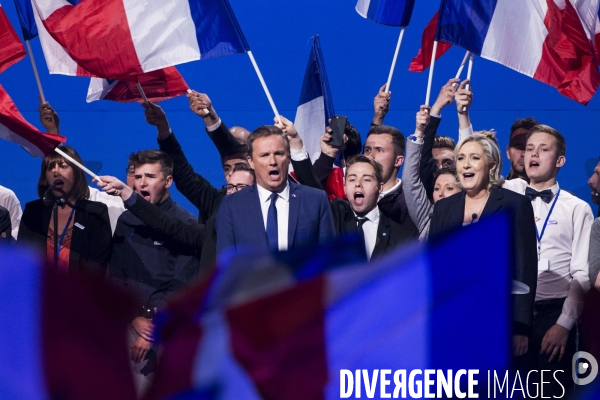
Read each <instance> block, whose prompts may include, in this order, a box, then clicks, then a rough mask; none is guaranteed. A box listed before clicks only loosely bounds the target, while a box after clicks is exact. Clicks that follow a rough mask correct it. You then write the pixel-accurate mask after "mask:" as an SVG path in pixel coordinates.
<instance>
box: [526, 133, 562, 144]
mask: <svg viewBox="0 0 600 400" xmlns="http://www.w3.org/2000/svg"><path fill="white" fill-rule="evenodd" d="M527 145H548V146H556V138H555V137H554V136H552V135H550V134H549V133H546V132H536V133H534V134H532V135H531V136H529V139H527Z"/></svg>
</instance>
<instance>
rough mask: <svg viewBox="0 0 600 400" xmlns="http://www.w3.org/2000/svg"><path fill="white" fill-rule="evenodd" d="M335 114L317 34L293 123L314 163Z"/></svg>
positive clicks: (314, 38)
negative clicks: (322, 138)
mask: <svg viewBox="0 0 600 400" xmlns="http://www.w3.org/2000/svg"><path fill="white" fill-rule="evenodd" d="M334 114H335V113H334V111H333V99H332V98H331V91H330V90H329V80H328V79H327V72H326V71H325V60H324V59H323V53H322V52H321V43H320V41H319V35H315V36H314V37H313V45H312V48H311V50H310V55H309V57H308V64H307V65H306V70H305V72H304V81H303V82H302V89H301V90H300V100H298V108H297V110H296V119H295V120H294V125H295V126H296V129H297V130H298V132H300V134H301V135H302V140H303V141H304V147H305V149H306V151H307V152H308V155H309V156H310V157H311V159H312V160H313V161H314V160H316V159H317V157H318V156H319V153H321V144H320V143H321V136H323V134H324V133H325V128H326V127H327V125H329V122H328V121H329V119H330V118H331V117H332V116H333V115H334Z"/></svg>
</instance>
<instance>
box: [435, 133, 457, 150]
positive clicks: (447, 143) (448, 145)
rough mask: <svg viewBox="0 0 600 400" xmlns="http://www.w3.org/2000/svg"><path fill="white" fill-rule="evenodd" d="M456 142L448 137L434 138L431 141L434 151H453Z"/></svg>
mask: <svg viewBox="0 0 600 400" xmlns="http://www.w3.org/2000/svg"><path fill="white" fill-rule="evenodd" d="M455 147H456V142H455V141H454V139H452V138H451V137H449V136H436V137H435V138H434V139H433V148H434V149H448V150H452V151H454V148H455Z"/></svg>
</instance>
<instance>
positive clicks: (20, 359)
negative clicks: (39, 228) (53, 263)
mask: <svg viewBox="0 0 600 400" xmlns="http://www.w3.org/2000/svg"><path fill="white" fill-rule="evenodd" d="M0 260H2V268H0V298H1V300H2V307H0V325H1V326H2V329H0V398H1V399H12V400H46V399H88V400H105V399H115V400H135V399H136V394H135V389H134V386H133V380H132V376H131V371H130V369H129V360H128V349H127V343H126V335H125V332H126V330H127V328H128V325H129V322H130V315H131V314H130V312H131V309H132V306H131V304H132V303H131V299H130V298H129V297H127V296H125V295H124V294H123V293H121V292H120V291H117V290H116V289H114V288H112V287H109V286H108V284H107V283H105V282H103V281H102V280H101V279H92V278H90V277H85V276H78V275H77V273H73V274H63V273H61V272H59V271H56V270H54V269H52V268H44V267H42V266H41V265H40V263H39V262H38V260H37V259H35V258H34V257H33V256H32V253H31V251H29V250H28V249H24V248H19V247H16V246H15V247H0Z"/></svg>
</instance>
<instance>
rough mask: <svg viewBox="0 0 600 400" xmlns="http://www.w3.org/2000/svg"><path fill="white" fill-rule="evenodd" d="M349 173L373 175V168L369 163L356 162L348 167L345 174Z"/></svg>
mask: <svg viewBox="0 0 600 400" xmlns="http://www.w3.org/2000/svg"><path fill="white" fill-rule="evenodd" d="M350 174H356V175H373V176H375V168H373V166H372V165H371V164H369V163H366V162H357V163H355V164H352V165H351V166H349V167H348V169H347V171H346V175H350Z"/></svg>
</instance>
